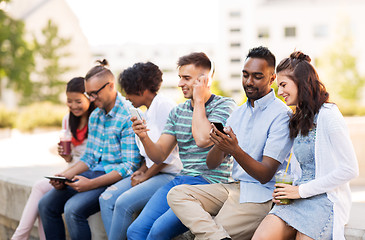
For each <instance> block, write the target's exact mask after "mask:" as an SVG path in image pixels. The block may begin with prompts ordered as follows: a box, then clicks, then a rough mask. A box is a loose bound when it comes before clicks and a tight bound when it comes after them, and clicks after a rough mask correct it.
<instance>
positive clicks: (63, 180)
mask: <svg viewBox="0 0 365 240" xmlns="http://www.w3.org/2000/svg"><path fill="white" fill-rule="evenodd" d="M45 178H48V179H50V180H57V181H60V182H74V181H72V180H71V179H68V178H66V177H61V176H45Z"/></svg>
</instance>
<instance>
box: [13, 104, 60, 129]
mask: <svg viewBox="0 0 365 240" xmlns="http://www.w3.org/2000/svg"><path fill="white" fill-rule="evenodd" d="M66 113H67V109H66V108H65V106H64V105H54V104H52V103H50V102H42V103H34V104H31V105H29V106H27V107H23V109H22V110H21V111H20V113H19V114H18V119H17V122H16V127H17V128H18V129H19V130H22V131H32V130H34V129H35V128H39V127H60V126H61V125H62V119H63V117H64V116H65V114H66Z"/></svg>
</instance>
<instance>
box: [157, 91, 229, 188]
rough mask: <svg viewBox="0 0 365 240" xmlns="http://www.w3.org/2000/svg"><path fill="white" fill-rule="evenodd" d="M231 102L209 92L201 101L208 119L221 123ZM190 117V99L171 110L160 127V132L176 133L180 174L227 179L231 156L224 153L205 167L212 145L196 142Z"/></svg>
mask: <svg viewBox="0 0 365 240" xmlns="http://www.w3.org/2000/svg"><path fill="white" fill-rule="evenodd" d="M235 106H236V104H235V102H234V101H233V99H231V98H226V97H221V96H216V95H214V94H212V96H211V97H210V98H209V100H208V101H207V102H206V103H205V112H206V115H207V118H208V120H209V121H210V122H220V123H222V124H223V125H225V124H226V120H227V118H228V117H229V115H230V113H231V112H232V111H233V109H234V108H235ZM192 118H193V107H192V105H191V100H187V101H186V102H185V103H182V104H179V105H178V106H177V107H175V108H174V109H172V110H171V112H170V115H169V118H168V119H167V123H166V125H165V129H164V131H163V133H164V134H170V135H173V136H175V137H176V140H177V144H178V146H179V154H180V159H181V162H182V163H183V170H182V171H181V173H180V175H188V176H202V177H204V178H205V179H206V180H207V181H208V182H210V183H219V182H228V181H229V180H230V176H231V170H232V160H231V158H229V157H227V158H226V159H225V160H224V162H223V163H222V164H221V165H220V166H219V167H217V168H216V169H213V170H211V169H208V167H207V165H206V163H205V160H206V157H207V154H208V152H209V150H210V149H211V148H212V147H213V146H210V147H207V148H200V147H198V146H197V145H196V142H195V140H194V138H193V133H192V128H191V126H192Z"/></svg>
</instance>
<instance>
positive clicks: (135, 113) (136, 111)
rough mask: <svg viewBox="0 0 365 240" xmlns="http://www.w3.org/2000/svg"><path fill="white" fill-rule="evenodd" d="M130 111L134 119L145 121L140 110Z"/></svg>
mask: <svg viewBox="0 0 365 240" xmlns="http://www.w3.org/2000/svg"><path fill="white" fill-rule="evenodd" d="M129 111H130V112H131V115H132V117H137V120H141V121H143V119H142V117H141V114H139V112H138V110H137V109H136V108H133V107H131V108H129Z"/></svg>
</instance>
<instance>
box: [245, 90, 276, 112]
mask: <svg viewBox="0 0 365 240" xmlns="http://www.w3.org/2000/svg"><path fill="white" fill-rule="evenodd" d="M274 100H275V92H274V89H271V91H270V92H269V93H268V94H266V95H265V96H263V97H262V98H260V99H257V100H255V101H254V106H255V107H259V108H260V110H261V111H263V110H265V108H266V107H267V106H268V105H269V104H270V103H271V102H272V101H274ZM246 104H248V105H250V108H252V106H251V102H250V101H247V102H246Z"/></svg>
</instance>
